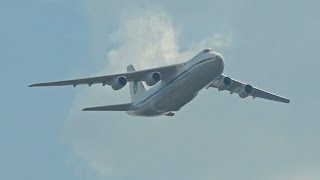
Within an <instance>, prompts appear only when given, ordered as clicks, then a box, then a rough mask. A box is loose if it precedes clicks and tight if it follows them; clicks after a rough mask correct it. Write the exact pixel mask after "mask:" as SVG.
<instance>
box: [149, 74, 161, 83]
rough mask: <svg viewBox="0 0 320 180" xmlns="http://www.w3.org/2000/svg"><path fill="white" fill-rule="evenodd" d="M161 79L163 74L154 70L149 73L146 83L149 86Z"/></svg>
mask: <svg viewBox="0 0 320 180" xmlns="http://www.w3.org/2000/svg"><path fill="white" fill-rule="evenodd" d="M160 80H161V74H160V73H159V72H152V73H150V74H149V75H148V77H147V79H146V84H147V85H148V86H153V85H155V84H156V83H157V82H159V81H160Z"/></svg>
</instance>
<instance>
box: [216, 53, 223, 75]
mask: <svg viewBox="0 0 320 180" xmlns="http://www.w3.org/2000/svg"><path fill="white" fill-rule="evenodd" d="M214 61H215V63H216V65H217V67H218V69H219V71H221V73H222V71H223V69H224V62H223V56H222V55H220V54H217V55H216V57H215V60H214Z"/></svg>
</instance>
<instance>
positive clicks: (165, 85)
mask: <svg viewBox="0 0 320 180" xmlns="http://www.w3.org/2000/svg"><path fill="white" fill-rule="evenodd" d="M223 69H224V59H223V57H222V55H221V54H219V53H217V52H214V51H213V50H212V49H205V50H203V51H201V52H200V53H199V54H197V55H196V56H195V57H193V58H192V59H190V60H189V61H187V62H184V63H180V64H175V65H169V66H164V67H158V68H153V69H146V70H141V71H135V69H134V67H133V66H132V65H129V66H128V67H127V73H121V74H115V75H107V76H99V77H91V78H83V79H75V80H66V81H56V82H47V83H38V84H33V85H30V86H29V87H43V86H68V85H70V86H73V87H76V86H77V85H81V84H87V85H89V86H91V85H93V84H102V85H103V86H105V85H110V86H111V87H112V89H114V90H119V89H121V88H123V87H124V86H125V85H126V84H127V83H129V88H130V95H131V101H132V102H131V103H126V104H117V105H108V106H99V107H90V108H85V109H83V111H125V112H127V113H128V114H130V115H134V116H147V117H151V116H161V115H165V116H174V113H175V112H177V111H179V110H180V109H181V108H182V107H183V106H184V105H186V104H187V103H189V102H190V101H191V100H192V99H193V98H195V97H196V96H197V95H198V93H199V91H200V90H202V89H204V88H206V89H208V88H216V89H218V90H219V91H229V92H230V94H233V93H236V94H238V95H239V96H240V97H241V98H246V97H248V96H251V97H253V98H263V99H268V100H272V101H278V102H282V103H289V102H290V100H289V99H287V98H284V97H281V96H278V95H275V94H273V93H270V92H267V91H264V90H262V89H259V88H257V87H254V86H252V85H250V84H247V83H242V82H240V81H238V80H235V79H233V78H230V77H228V76H226V75H224V74H222V72H223ZM147 86H149V87H147ZM146 87H147V88H146Z"/></svg>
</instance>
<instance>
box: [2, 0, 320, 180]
mask: <svg viewBox="0 0 320 180" xmlns="http://www.w3.org/2000/svg"><path fill="white" fill-rule="evenodd" d="M319 7H320V3H319V2H318V1H312V0H308V1H294V2H290V3H287V2H285V1H269V2H257V1H253V0H246V1H241V2H239V1H231V0H229V1H223V2H222V1H209V0H202V1H199V2H197V3H193V2H191V1H190V2H186V1H147V0H139V1H135V3H133V2H132V1H128V0H124V1H102V0H92V1H71V0H70V1H65V0H42V1H41V0H29V1H22V0H14V1H9V0H2V1H0V24H1V26H0V48H1V51H0V52H1V53H0V67H1V68H0V80H1V82H2V85H1V93H0V109H1V110H0V179H117V180H118V179H121V180H122V179H130V180H131V179H204V180H206V179H223V180H229V179H246V180H247V179H259V180H269V179H307V180H315V179H319V178H320V174H319V172H320V155H319V152H320V143H319V136H320V132H319V128H320V123H319V115H318V109H319V108H318V100H319V93H318V89H319V85H318V84H317V82H318V80H319V77H320V72H319V70H318V69H319V65H320V64H319V59H320V55H319V53H318V47H319V45H318V43H319V42H320V35H319V32H320V31H319V30H320V22H319V21H318V17H319V15H320V14H319V11H318V9H319ZM208 46H209V47H213V48H214V49H215V50H216V51H218V52H220V53H222V54H223V56H224V57H225V72H224V73H225V74H228V75H230V76H231V77H233V78H235V79H238V80H241V81H245V82H248V83H252V84H253V85H254V86H257V87H260V88H264V89H266V90H270V91H273V92H275V93H278V94H281V95H284V96H287V97H289V98H290V99H291V100H292V102H291V103H290V104H278V103H273V102H269V101H263V100H259V99H256V100H252V99H251V98H250V99H249V98H248V99H241V98H238V97H237V96H236V95H232V96H230V95H229V94H228V93H225V92H220V93H218V92H217V91H215V90H213V89H210V90H204V91H203V92H201V94H200V95H199V96H198V97H197V98H196V99H195V100H194V101H193V102H191V103H190V104H188V105H187V106H186V107H184V108H183V109H182V110H181V112H179V113H178V114H177V115H176V116H175V117H173V118H155V119H148V118H147V119H146V118H134V117H130V116H128V115H126V114H124V113H112V112H111V113H84V112H80V110H81V109H82V108H83V107H90V106H95V105H107V104H116V103H125V102H128V101H129V95H128V89H123V90H121V91H116V92H115V91H112V90H111V88H108V87H104V88H102V87H98V86H93V87H91V88H88V87H79V88H76V89H73V88H69V87H65V88H45V89H44V88H40V89H34V88H27V86H28V85H30V84H32V83H34V82H42V81H51V80H62V79H69V78H80V77H88V76H93V75H96V74H111V73H115V72H122V71H124V70H125V66H126V65H127V64H134V65H136V67H137V69H143V68H147V67H154V66H158V65H164V64H172V63H176V62H181V61H183V60H187V58H189V57H191V56H192V55H193V54H194V53H196V52H197V51H199V50H200V49H201V48H204V47H208Z"/></svg>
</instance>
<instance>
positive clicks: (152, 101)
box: [128, 62, 223, 116]
mask: <svg viewBox="0 0 320 180" xmlns="http://www.w3.org/2000/svg"><path fill="white" fill-rule="evenodd" d="M222 71H223V66H221V65H220V64H216V63H214V62H208V63H206V64H202V65H199V66H196V67H193V68H192V69H190V70H189V71H186V72H185V73H183V74H182V75H181V76H180V77H178V78H176V79H174V80H173V81H171V82H169V83H168V84H166V85H165V86H164V87H163V88H162V89H161V90H159V91H158V92H156V93H155V94H154V95H152V96H150V98H148V99H147V100H146V101H144V102H142V103H140V104H138V105H137V106H136V108H135V110H133V111H131V112H128V113H129V114H131V115H136V116H160V115H164V114H166V113H167V112H170V111H178V110H179V109H180V108H181V107H183V106H184V105H186V104H187V103H188V102H190V101H191V100H192V99H193V98H195V97H196V95H197V94H198V92H199V91H200V90H201V89H203V88H204V87H205V86H207V85H208V84H209V83H211V82H212V81H213V80H214V79H216V78H217V77H218V76H219V75H221V73H222Z"/></svg>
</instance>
